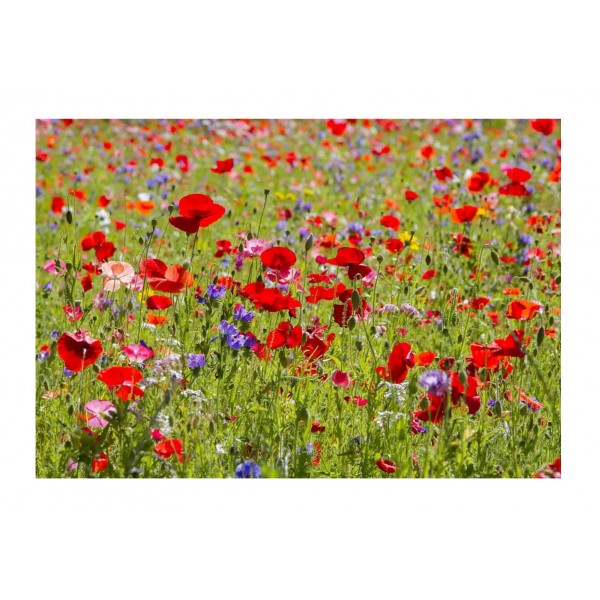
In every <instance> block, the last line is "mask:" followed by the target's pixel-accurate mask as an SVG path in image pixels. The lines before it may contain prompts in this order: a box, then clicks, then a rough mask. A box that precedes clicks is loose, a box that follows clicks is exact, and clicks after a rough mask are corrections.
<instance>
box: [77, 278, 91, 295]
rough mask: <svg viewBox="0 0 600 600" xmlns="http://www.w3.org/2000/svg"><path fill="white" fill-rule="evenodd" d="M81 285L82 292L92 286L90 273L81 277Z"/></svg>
mask: <svg viewBox="0 0 600 600" xmlns="http://www.w3.org/2000/svg"><path fill="white" fill-rule="evenodd" d="M80 283H81V287H82V288H83V292H84V293H85V292H88V291H89V290H91V289H92V288H93V287H94V286H93V284H92V276H91V275H86V276H85V277H82V278H81V282H80Z"/></svg>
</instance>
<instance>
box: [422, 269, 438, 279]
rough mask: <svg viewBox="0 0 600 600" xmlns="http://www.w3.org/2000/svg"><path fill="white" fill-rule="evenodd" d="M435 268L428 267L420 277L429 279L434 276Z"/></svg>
mask: <svg viewBox="0 0 600 600" xmlns="http://www.w3.org/2000/svg"><path fill="white" fill-rule="evenodd" d="M435 273H436V271H435V269H429V271H425V273H423V275H421V279H425V280H427V279H431V278H432V277H435Z"/></svg>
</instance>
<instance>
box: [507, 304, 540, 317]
mask: <svg viewBox="0 0 600 600" xmlns="http://www.w3.org/2000/svg"><path fill="white" fill-rule="evenodd" d="M541 308H542V305H541V304H538V303H537V302H530V301H529V300H513V301H512V302H511V303H510V304H509V305H508V308H507V309H506V317H507V318H508V319H518V320H519V321H529V320H530V319H531V318H532V317H533V316H534V315H535V314H536V313H538V312H539V310H540V309H541Z"/></svg>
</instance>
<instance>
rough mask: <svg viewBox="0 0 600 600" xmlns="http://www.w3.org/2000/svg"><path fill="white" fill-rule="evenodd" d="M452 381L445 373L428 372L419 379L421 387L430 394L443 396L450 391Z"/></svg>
mask: <svg viewBox="0 0 600 600" xmlns="http://www.w3.org/2000/svg"><path fill="white" fill-rule="evenodd" d="M449 383H450V380H449V379H448V375H446V373H445V372H444V371H435V370H434V371H426V372H425V373H423V375H421V377H419V385H420V386H421V387H424V388H425V389H426V390H427V393H428V394H431V395H432V396H437V397H438V398H439V397H441V396H443V395H444V394H445V393H446V392H447V391H448V384H449Z"/></svg>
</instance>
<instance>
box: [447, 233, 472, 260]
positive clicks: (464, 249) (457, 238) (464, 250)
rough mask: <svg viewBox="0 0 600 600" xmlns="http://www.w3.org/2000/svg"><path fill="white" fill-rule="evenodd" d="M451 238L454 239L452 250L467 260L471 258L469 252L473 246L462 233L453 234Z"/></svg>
mask: <svg viewBox="0 0 600 600" xmlns="http://www.w3.org/2000/svg"><path fill="white" fill-rule="evenodd" d="M451 236H452V238H453V239H454V246H453V248H452V250H454V252H458V253H459V254H461V255H462V256H466V257H467V258H469V257H470V256H471V251H472V250H473V244H471V240H470V239H469V238H468V237H467V236H466V235H463V234H462V233H453V234H451Z"/></svg>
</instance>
